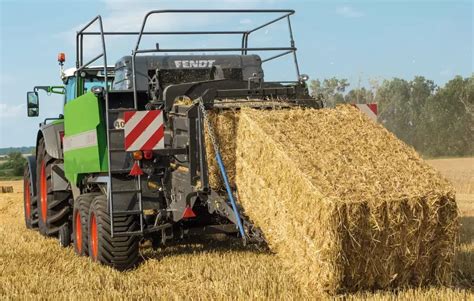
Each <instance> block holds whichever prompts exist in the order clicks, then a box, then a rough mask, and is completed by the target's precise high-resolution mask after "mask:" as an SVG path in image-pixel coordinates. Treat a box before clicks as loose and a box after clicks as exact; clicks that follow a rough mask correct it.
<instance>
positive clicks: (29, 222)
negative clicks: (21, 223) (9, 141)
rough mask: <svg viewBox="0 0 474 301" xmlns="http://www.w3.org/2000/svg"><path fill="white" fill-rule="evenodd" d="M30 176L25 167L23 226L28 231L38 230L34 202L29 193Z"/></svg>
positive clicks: (28, 170)
mask: <svg viewBox="0 0 474 301" xmlns="http://www.w3.org/2000/svg"><path fill="white" fill-rule="evenodd" d="M30 181H31V176H30V169H29V168H28V165H25V170H24V172H23V203H24V213H25V225H26V228H28V229H34V228H38V219H37V217H36V216H37V207H36V201H35V199H34V197H33V191H31V182H30Z"/></svg>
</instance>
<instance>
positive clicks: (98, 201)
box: [88, 195, 139, 270]
mask: <svg viewBox="0 0 474 301" xmlns="http://www.w3.org/2000/svg"><path fill="white" fill-rule="evenodd" d="M136 220H137V218H136V216H133V215H129V216H119V217H115V218H114V229H115V231H114V233H115V234H119V233H120V232H133V231H137V230H138V229H139V226H138V223H137V221H136ZM88 228H89V235H88V236H89V256H90V257H91V259H92V260H93V261H97V262H100V263H102V264H105V265H109V266H112V267H114V268H116V269H118V270H127V269H131V268H133V267H135V266H136V265H137V263H138V261H139V252H138V251H139V250H138V237H137V236H133V235H114V237H113V238H112V235H111V228H110V216H109V213H108V210H107V198H106V196H104V195H101V196H97V197H96V198H95V199H94V201H93V202H92V205H91V207H90V210H89V227H88Z"/></svg>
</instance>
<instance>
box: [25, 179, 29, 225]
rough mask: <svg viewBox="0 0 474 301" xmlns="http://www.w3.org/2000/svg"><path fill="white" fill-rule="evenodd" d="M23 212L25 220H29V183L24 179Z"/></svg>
mask: <svg viewBox="0 0 474 301" xmlns="http://www.w3.org/2000/svg"><path fill="white" fill-rule="evenodd" d="M24 183H25V212H26V218H27V219H28V220H29V219H30V218H31V200H30V181H28V180H27V179H25V182H24Z"/></svg>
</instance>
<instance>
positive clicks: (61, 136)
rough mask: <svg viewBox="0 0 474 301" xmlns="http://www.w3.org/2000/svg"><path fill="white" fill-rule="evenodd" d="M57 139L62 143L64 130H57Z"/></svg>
mask: <svg viewBox="0 0 474 301" xmlns="http://www.w3.org/2000/svg"><path fill="white" fill-rule="evenodd" d="M59 140H61V143H63V140H64V132H63V131H60V132H59Z"/></svg>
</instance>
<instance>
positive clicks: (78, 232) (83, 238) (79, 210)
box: [72, 193, 100, 256]
mask: <svg viewBox="0 0 474 301" xmlns="http://www.w3.org/2000/svg"><path fill="white" fill-rule="evenodd" d="M97 195H100V194H98V193H85V194H81V195H80V196H78V197H77V198H76V199H75V200H74V208H73V212H72V233H73V240H74V251H75V252H76V254H77V255H81V256H87V255H88V254H89V248H88V232H89V230H88V228H87V225H88V220H89V208H90V206H91V203H92V201H93V200H94V197H96V196H97Z"/></svg>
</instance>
